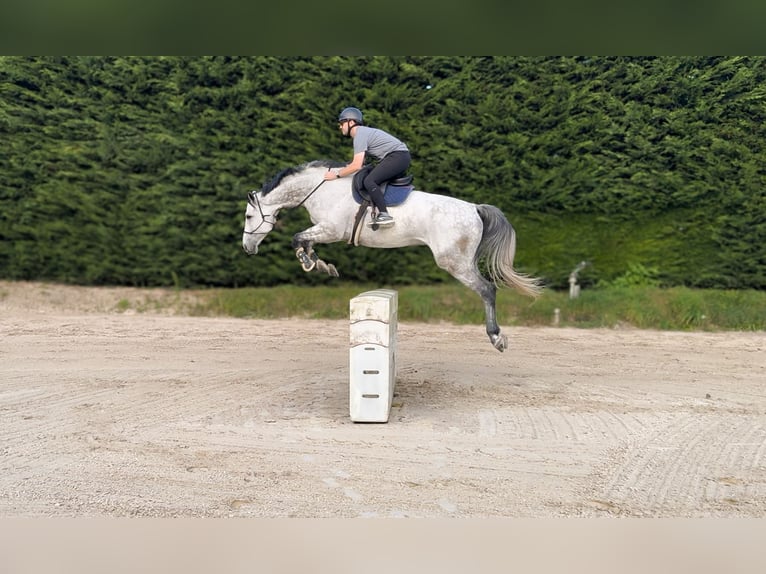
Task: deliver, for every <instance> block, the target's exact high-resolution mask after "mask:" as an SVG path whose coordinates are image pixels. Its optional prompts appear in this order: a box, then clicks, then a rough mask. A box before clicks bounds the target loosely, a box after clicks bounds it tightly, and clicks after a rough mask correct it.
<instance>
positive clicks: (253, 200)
mask: <svg viewBox="0 0 766 574" xmlns="http://www.w3.org/2000/svg"><path fill="white" fill-rule="evenodd" d="M324 182H325V180H324V179H323V180H322V181H320V182H319V183H318V184H316V186H314V189H312V190H311V191H310V192H309V193H308V195H307V196H306V197H304V198H303V199H302V200H301V202H300V203H299V204H298V205H296V206H295V207H300V206H301V205H303V204H304V203H306V200H307V199H308V198H309V197H311V196H312V195H314V192H315V191H316V190H317V189H319V188H320V186H321V185H322V184H323V183H324ZM247 202H248V203H249V204H250V205H252V206H253V207H254V208H255V209H257V210H258V213H260V214H261V222H260V223H259V224H258V227H256V228H255V229H253V230H252V231H245V232H244V233H245V234H246V235H255V234H257V233H260V234H261V235H266V234H268V233H269V231H271V229H274V226H275V225H276V224H277V218H276V217H274V214H272V213H269V214H266V213H263V208H262V207H261V200H260V199H258V192H257V191H251V192H250V193H248V194H247ZM267 217H271V218H273V221H267V220H266V218H267ZM264 223H270V224H271V229H269V231H258V230H259V229H260V228H261V225H263V224H264Z"/></svg>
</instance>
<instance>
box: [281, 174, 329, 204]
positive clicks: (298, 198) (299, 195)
mask: <svg viewBox="0 0 766 574" xmlns="http://www.w3.org/2000/svg"><path fill="white" fill-rule="evenodd" d="M321 182H322V177H321V175H320V174H318V172H313V173H311V172H306V173H301V174H298V175H295V176H293V177H291V178H290V179H289V180H287V181H285V182H283V183H282V184H281V185H280V186H279V201H280V203H281V204H282V206H283V207H295V206H297V205H299V204H300V203H302V202H303V201H305V200H306V198H307V197H308V196H309V194H311V192H312V190H314V189H315V188H316V187H317V186H318V185H319V184H320V183H321Z"/></svg>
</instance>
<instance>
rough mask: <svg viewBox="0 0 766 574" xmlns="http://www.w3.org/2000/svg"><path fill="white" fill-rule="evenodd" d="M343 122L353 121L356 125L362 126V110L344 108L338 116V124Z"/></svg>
mask: <svg viewBox="0 0 766 574" xmlns="http://www.w3.org/2000/svg"><path fill="white" fill-rule="evenodd" d="M343 120H354V121H355V122H356V123H357V124H360V125H361V124H364V120H363V119H362V110H360V109H359V108H344V109H343V111H342V112H341V113H340V115H339V116H338V121H339V122H342V121H343Z"/></svg>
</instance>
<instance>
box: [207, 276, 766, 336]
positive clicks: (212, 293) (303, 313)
mask: <svg viewBox="0 0 766 574" xmlns="http://www.w3.org/2000/svg"><path fill="white" fill-rule="evenodd" d="M378 287H379V286H378V285H376V284H365V283H354V284H350V283H345V282H344V283H340V284H336V285H334V286H316V287H296V286H292V285H281V286H278V287H250V288H242V289H210V290H205V291H200V292H197V293H195V295H196V298H197V299H198V301H199V303H198V304H197V305H196V307H195V308H194V309H193V310H192V313H193V314H196V315H213V316H217V315H225V316H234V317H247V318H262V319H274V318H302V319H339V320H343V319H347V318H348V302H349V300H350V299H351V298H352V297H355V296H357V295H358V294H360V293H362V292H364V291H366V290H370V289H375V288H378ZM397 292H398V299H399V310H398V316H399V320H400V321H404V322H407V321H415V322H439V321H447V322H451V323H458V324H476V325H477V326H478V325H483V324H484V307H483V305H482V303H481V300H480V299H479V297H478V296H476V294H475V293H473V292H471V291H469V290H468V289H465V288H464V287H462V286H460V285H457V284H455V283H453V284H446V285H439V286H433V285H427V286H424V285H411V286H404V287H400V288H397ZM556 309H558V310H559V326H562V327H583V328H588V327H606V328H615V327H622V328H624V327H637V328H642V329H667V330H710V331H713V330H742V331H750V330H752V331H756V330H766V293H764V292H763V291H755V290H737V291H734V290H712V289H689V288H687V287H675V288H671V289H664V288H657V287H650V286H645V285H643V286H627V287H610V288H603V289H584V290H583V291H582V292H581V295H580V296H579V297H578V298H576V299H569V296H568V294H567V293H562V292H557V291H550V290H546V291H544V292H543V294H542V295H541V296H540V298H538V299H537V300H535V301H531V300H530V299H529V298H528V297H523V296H521V295H519V294H518V293H516V292H514V291H510V290H508V289H503V290H500V291H499V292H498V298H497V316H498V320H499V322H500V324H501V325H507V326H549V325H553V323H554V316H555V310H556Z"/></svg>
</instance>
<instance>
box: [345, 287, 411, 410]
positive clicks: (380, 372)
mask: <svg viewBox="0 0 766 574" xmlns="http://www.w3.org/2000/svg"><path fill="white" fill-rule="evenodd" d="M398 306H399V304H398V295H397V292H396V291H393V290H391V289H376V290H374V291H366V292H364V293H361V294H359V295H357V296H356V297H354V298H353V299H351V304H350V315H351V327H350V336H351V347H350V349H349V367H350V377H349V414H350V416H351V420H352V421H354V422H368V423H385V422H388V415H389V413H390V412H391V401H392V400H393V398H394V385H395V382H396V327H397V314H398Z"/></svg>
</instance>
